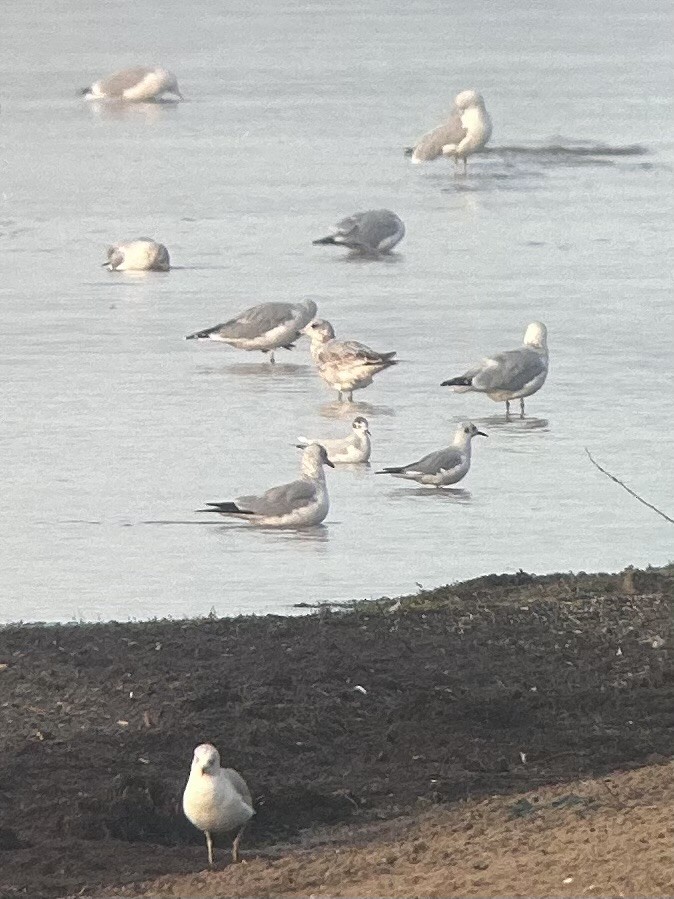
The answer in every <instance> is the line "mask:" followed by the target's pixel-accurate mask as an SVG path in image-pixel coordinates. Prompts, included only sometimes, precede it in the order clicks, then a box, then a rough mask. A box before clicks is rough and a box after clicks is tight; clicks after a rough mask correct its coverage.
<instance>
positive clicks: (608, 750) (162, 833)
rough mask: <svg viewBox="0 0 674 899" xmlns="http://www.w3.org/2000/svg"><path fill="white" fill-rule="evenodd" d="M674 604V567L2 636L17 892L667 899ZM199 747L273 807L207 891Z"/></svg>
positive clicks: (7, 857)
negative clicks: (292, 609)
mask: <svg viewBox="0 0 674 899" xmlns="http://www.w3.org/2000/svg"><path fill="white" fill-rule="evenodd" d="M673 593H674V571H673V570H672V568H671V567H670V568H667V569H658V570H655V569H653V570H647V571H628V572H624V573H622V574H619V575H585V574H580V575H576V576H573V575H562V576H558V575H550V576H545V577H533V576H530V575H527V574H524V573H520V574H518V575H503V576H491V577H485V578H480V579H477V580H473V581H470V582H467V583H464V584H459V585H453V586H451V587H445V588H441V589H439V590H434V591H428V592H425V593H424V592H422V593H419V594H418V595H416V596H413V597H408V598H403V599H402V600H401V601H400V602H399V603H398V601H396V600H393V599H384V600H381V601H378V602H377V603H363V604H357V605H355V606H353V607H351V608H350V609H348V610H347V609H334V608H321V609H319V610H318V611H317V612H316V613H315V614H311V615H307V616H303V617H299V618H283V617H277V616H267V617H263V618H254V617H246V618H235V619H226V618H223V619H220V618H203V619H197V620H185V621H181V620H177V621H165V620H162V621H149V622H142V623H125V624H118V623H106V624H96V625H68V626H60V625H59V626H41V625H28V626H11V627H7V628H5V629H3V630H0V710H1V712H0V714H1V719H2V728H1V729H0V734H1V736H0V741H1V745H2V752H1V753H0V797H2V808H3V818H2V821H1V822H0V891H1V895H2V896H15V895H21V894H23V893H25V892H28V893H29V894H30V895H32V896H44V897H54V896H64V895H73V894H78V893H82V894H84V895H86V894H89V895H91V894H93V895H122V894H123V895H133V894H137V893H143V892H145V894H151V895H177V894H180V895H191V896H197V895H200V896H207V895H231V896H244V895H255V896H263V895H309V894H310V893H311V894H315V895H437V896H441V895H459V894H460V895H475V896H477V895H485V896H486V895H496V894H498V893H499V890H501V891H502V890H503V889H506V891H507V892H509V893H510V894H511V895H517V894H518V893H519V894H521V895H526V894H528V895H535V894H536V892H535V889H534V887H535V884H536V883H538V884H539V885H540V886H539V892H538V895H552V894H556V895H561V894H564V893H569V895H570V894H575V895H577V894H578V889H580V885H579V882H578V880H577V877H578V874H577V873H576V874H574V873H573V872H571V873H569V875H568V876H571V877H572V881H570V882H569V883H568V884H566V883H565V882H563V883H560V884H559V886H558V888H555V887H554V884H555V883H556V880H554V878H555V877H557V875H558V874H560V872H562V869H563V868H564V865H567V866H568V864H569V863H570V862H573V864H575V865H576V866H578V865H580V864H581V862H582V869H583V877H584V878H585V877H586V875H587V878H586V879H585V880H583V882H582V890H581V891H583V890H585V891H586V894H587V895H601V894H603V895H607V894H610V893H611V892H612V891H613V894H615V890H621V891H622V892H623V894H624V895H636V894H637V893H639V892H641V894H642V895H644V894H649V895H664V894H665V893H664V892H663V891H665V890H666V889H667V887H666V884H667V883H668V882H669V880H668V878H669V873H668V872H669V871H670V868H669V867H668V866H667V863H666V859H667V857H668V853H667V851H666V845H667V832H668V825H667V823H666V822H667V820H668V819H667V816H666V814H665V813H664V811H663V809H665V810H666V805H667V802H670V806H671V801H670V800H671V794H672V791H673V789H674V788H673V785H672V781H673V776H672V766H671V764H670V765H667V764H666V763H667V760H668V759H669V757H670V756H671V752H672V745H674V741H673V739H672V737H673V736H674V718H673V717H672V708H674V672H673V669H672V663H671V658H670V656H669V654H668V650H669V649H670V647H671V633H672V601H673ZM205 740H209V741H212V742H214V743H215V744H216V745H217V746H218V747H219V749H220V750H221V753H222V755H223V758H224V760H225V762H226V764H228V765H231V766H233V767H235V768H237V769H238V770H240V771H241V772H242V773H243V774H244V775H245V777H246V779H247V780H248V782H249V784H250V786H251V789H252V792H253V795H254V797H255V800H256V807H257V814H256V816H255V819H254V821H253V824H252V825H251V827H250V830H249V831H248V832H247V834H246V836H245V838H244V843H243V849H244V852H243V855H244V858H245V859H246V861H247V864H246V865H241V866H238V867H237V868H236V869H234V868H233V867H227V862H228V856H227V853H226V845H227V843H226V841H224V840H221V841H220V842H219V848H218V850H217V867H218V870H217V871H216V872H213V873H211V872H205V871H204V868H205V861H206V857H205V847H204V845H203V842H202V836H201V834H199V833H198V832H196V831H194V830H193V829H192V828H191V827H190V825H189V824H188V823H187V822H186V821H185V820H184V819H183V816H182V814H181V812H180V795H181V791H182V787H183V785H184V781H185V778H186V776H187V772H188V769H189V763H190V758H191V754H192V750H193V748H194V746H195V745H196V744H197V743H199V742H202V741H205ZM632 769H639V770H632ZM625 772H629V773H625ZM550 788H552V789H550ZM668 796H669V797H670V800H668V799H667V797H668ZM565 797H566V798H565ZM569 797H571V798H569ZM574 797H575V798H574ZM555 803H557V804H555ZM560 828H561V831H560ZM560 833H562V834H563V839H561V840H560V836H559V834H560ZM669 833H670V836H671V830H669ZM546 834H547V837H546ZM597 834H599V835H600V836H601V835H602V834H603V836H601V839H600V837H598V836H597ZM642 838H643V839H644V840H646V843H644V844H643V845H641V846H640V844H639V839H642ZM644 846H647V854H644V853H646V849H645V848H644ZM499 847H501V848H499ZM502 847H506V848H505V849H502ZM593 847H594V848H593ZM631 847H633V849H634V855H633V858H630V859H628V860H629V865H627V863H626V862H625V864H624V865H623V868H622V869H621V867H620V865H619V864H617V861H616V860H617V858H618V857H620V858H622V859H626V855H625V853H626V852H629V851H630V848H631ZM670 848H671V843H670ZM337 850H339V851H337ZM599 850H601V851H599ZM513 853H515V855H516V856H517V857H516V858H515V857H514V855H513ZM602 853H603V854H602ZM611 853H613V855H612V854H611ZM546 858H547V859H548V861H547V862H546V861H545V859H546ZM592 859H594V862H593V861H592ZM593 864H594V865H595V867H596V871H592V870H590V869H592V865H593ZM628 869H629V871H630V872H631V873H630V874H629V877H628V873H627V872H628ZM621 870H623V873H624V876H623V877H622V880H621V879H620V878H621V873H620V872H621ZM347 871H351V874H350V875H349V876H347ZM537 871H538V875H537V874H536V872H537ZM590 874H596V877H594V879H593V876H590ZM604 875H605V877H604ZM609 875H610V876H612V877H613V878H614V880H613V881H610V880H606V877H609ZM560 876H561V875H560ZM565 876H566V875H565ZM602 877H604V880H602ZM574 878H575V879H574ZM616 878H617V879H616ZM630 878H631V879H630ZM562 880H563V878H562ZM143 884H144V885H143ZM574 884H575V886H574ZM602 889H603V890H604V892H603V893H602ZM569 891H570V892H569Z"/></svg>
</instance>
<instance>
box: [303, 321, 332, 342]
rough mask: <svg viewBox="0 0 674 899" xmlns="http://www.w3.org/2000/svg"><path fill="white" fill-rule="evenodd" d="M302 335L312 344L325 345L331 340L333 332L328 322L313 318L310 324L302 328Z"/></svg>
mask: <svg viewBox="0 0 674 899" xmlns="http://www.w3.org/2000/svg"><path fill="white" fill-rule="evenodd" d="M302 333H303V334H306V335H307V337H308V338H309V340H310V341H311V342H312V343H327V342H328V340H333V339H334V336H335V331H334V328H333V327H332V325H331V324H330V322H327V321H325V320H324V319H322V318H315V319H314V320H313V321H312V322H309V324H308V325H307V326H306V327H305V328H302Z"/></svg>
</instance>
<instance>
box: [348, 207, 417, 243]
mask: <svg viewBox="0 0 674 899" xmlns="http://www.w3.org/2000/svg"><path fill="white" fill-rule="evenodd" d="M336 228H337V233H338V234H339V236H340V237H341V238H342V240H343V242H344V243H345V244H347V246H354V247H358V246H363V247H368V248H372V249H377V247H379V245H380V244H381V243H382V241H384V240H386V239H387V238H389V237H393V236H394V235H395V234H398V233H400V231H404V225H403V223H402V221H401V220H400V219H399V218H398V216H397V215H396V214H395V213H394V212H390V211H389V210H388V209H371V210H369V211H368V212H358V213H356V214H355V215H350V216H349V217H348V218H345V219H342V221H341V222H338V223H337V225H336Z"/></svg>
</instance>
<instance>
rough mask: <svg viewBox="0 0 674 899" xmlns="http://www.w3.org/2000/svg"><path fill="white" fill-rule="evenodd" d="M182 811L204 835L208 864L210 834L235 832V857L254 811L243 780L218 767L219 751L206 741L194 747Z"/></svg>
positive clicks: (234, 859) (211, 842)
mask: <svg viewBox="0 0 674 899" xmlns="http://www.w3.org/2000/svg"><path fill="white" fill-rule="evenodd" d="M183 811H184V812H185V816H186V818H187V819H188V821H190V822H191V823H192V824H194V826H195V827H197V828H198V829H199V830H203V832H204V833H205V834H206V847H207V849H208V864H209V865H210V866H211V867H212V866H213V836H212V835H213V834H214V833H232V832H234V831H236V832H237V834H236V837H235V839H234V843H233V845H232V861H233V862H236V861H238V860H239V841H240V839H241V835H242V833H243V830H244V827H245V826H246V824H247V823H248V821H250V819H251V818H252V817H253V815H254V814H255V813H254V811H253V800H252V798H251V795H250V790H249V789H248V786H247V784H246V781H245V780H244V779H243V777H241V775H240V774H239V773H238V771H235V770H234V769H233V768H221V767H220V753H219V752H218V750H217V749H216V748H215V746H212V745H211V744H210V743H202V744H201V745H200V746H197V748H196V749H195V750H194V757H193V759H192V768H191V769H190V776H189V779H188V781H187V785H186V787H185V791H184V793H183Z"/></svg>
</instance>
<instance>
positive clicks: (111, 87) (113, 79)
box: [81, 66, 183, 103]
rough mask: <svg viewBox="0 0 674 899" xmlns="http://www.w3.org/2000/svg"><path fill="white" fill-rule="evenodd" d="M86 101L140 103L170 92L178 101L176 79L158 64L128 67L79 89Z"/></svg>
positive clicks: (178, 93) (178, 90) (179, 97)
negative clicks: (157, 65)
mask: <svg viewBox="0 0 674 899" xmlns="http://www.w3.org/2000/svg"><path fill="white" fill-rule="evenodd" d="M81 93H82V95H83V96H84V97H86V98H87V99H88V100H125V101H127V102H129V103H142V102H144V101H148V100H156V99H157V98H158V97H161V96H162V95H163V94H173V96H175V97H178V99H180V100H182V99H183V95H182V94H181V93H180V89H179V88H178V81H177V79H176V76H175V75H174V74H173V72H169V71H168V70H167V69H162V68H159V67H148V66H132V67H131V68H129V69H122V70H121V71H119V72H115V73H114V75H108V76H106V77H105V78H100V79H99V80H98V81H94V83H93V84H92V85H90V86H89V87H85V88H83V89H82V91H81Z"/></svg>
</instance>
